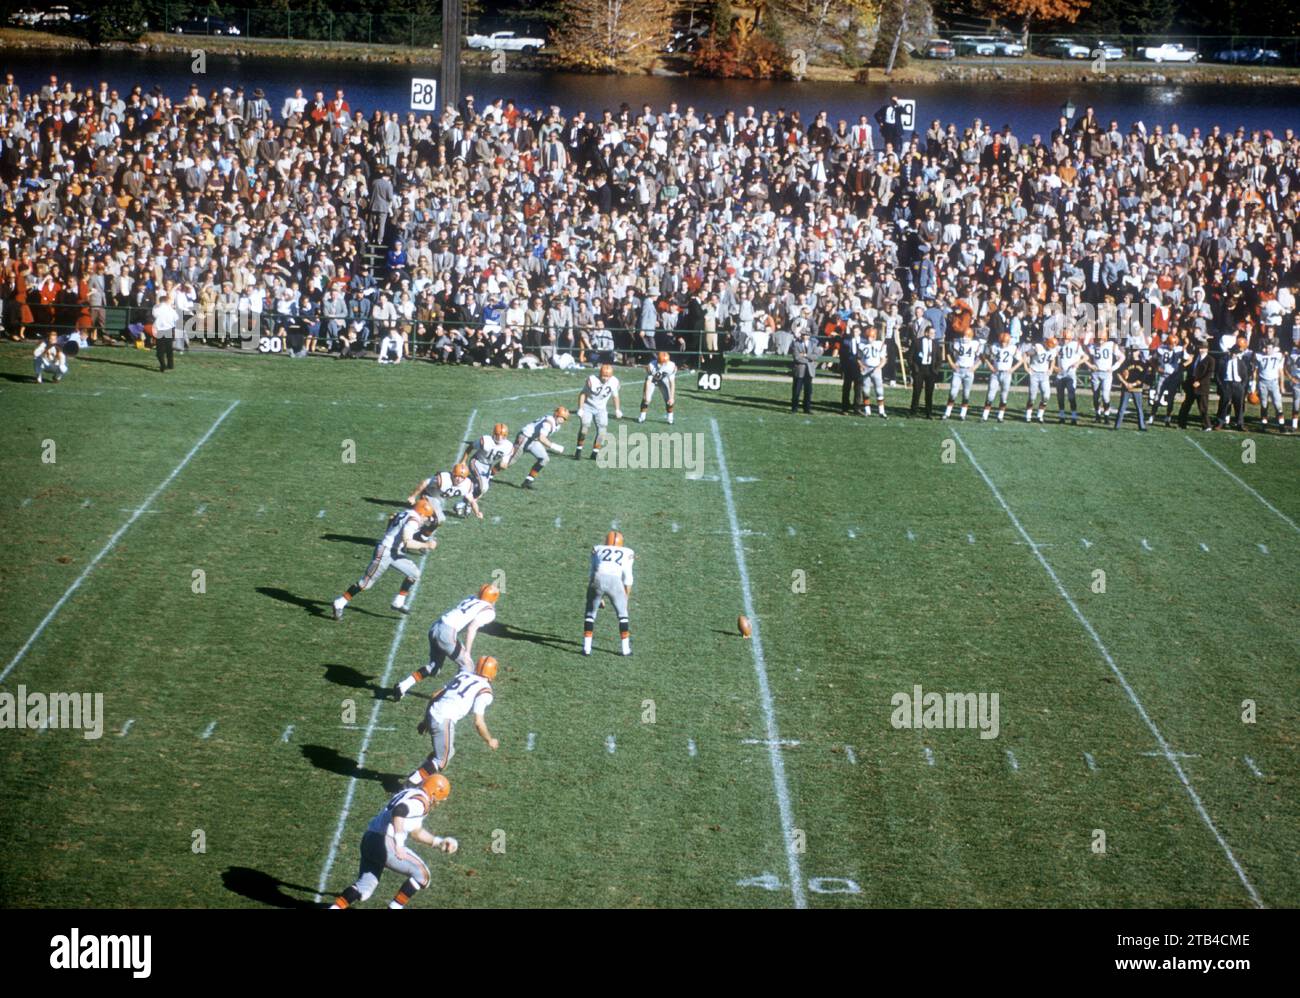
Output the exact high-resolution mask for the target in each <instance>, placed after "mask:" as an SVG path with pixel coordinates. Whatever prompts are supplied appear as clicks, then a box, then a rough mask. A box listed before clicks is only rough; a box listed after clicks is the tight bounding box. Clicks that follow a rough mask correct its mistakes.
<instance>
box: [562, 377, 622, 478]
mask: <svg viewBox="0 0 1300 998" xmlns="http://www.w3.org/2000/svg"><path fill="white" fill-rule="evenodd" d="M611 398H612V399H613V400H614V418H615V419H622V418H623V404H622V403H621V402H620V401H619V398H618V378H616V377H614V365H612V364H601V365H600V373H599V374H593V375H591V376H590V377H588V378H587V383H586V384H585V385H583V386H582V391H581V393H579V395H578V418H579V419H581V420H582V428H581V429H580V430H578V446H577V447H576V448H575V449H574V451H573V459H574V460H575V461H580V460H582V445H583V443H584V442H585V441H586V439H587V432H588V430H590V429H591V424H592V423H593V422H595V424H596V439H595V441H594V442H593V443H592V445H591V459H592V460H593V461H594V460H596V457H597V455H599V453H600V442H601V440H602V439H604V436H605V427H607V426H608V425H609V413H608V412H607V411H606V408H607V407H608V405H609V400H610V399H611Z"/></svg>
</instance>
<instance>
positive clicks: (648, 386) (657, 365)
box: [636, 350, 677, 424]
mask: <svg viewBox="0 0 1300 998" xmlns="http://www.w3.org/2000/svg"><path fill="white" fill-rule="evenodd" d="M645 371H646V374H645V388H643V389H642V391H641V415H639V416H637V418H636V421H637V422H638V423H644V422H645V414H646V411H647V410H648V409H649V408H650V396H651V395H653V394H654V390H655V389H656V388H658V389H659V394H660V395H662V396H663V397H664V405H665V406H667V407H668V422H669V423H670V424H671V423H672V421H673V405H674V404H675V403H676V402H677V365H676V364H674V363H673V361H672V358H671V357H669V356H668V351H667V350H660V351H659V353H658V355H657V356H656V357H655V359H654V360H652V361H650V363H649V364H647V365H646V367H645Z"/></svg>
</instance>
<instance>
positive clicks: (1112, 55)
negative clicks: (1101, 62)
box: [1089, 41, 1125, 62]
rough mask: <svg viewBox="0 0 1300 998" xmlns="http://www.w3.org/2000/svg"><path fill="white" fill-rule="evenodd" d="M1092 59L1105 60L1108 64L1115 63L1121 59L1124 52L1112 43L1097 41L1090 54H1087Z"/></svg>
mask: <svg viewBox="0 0 1300 998" xmlns="http://www.w3.org/2000/svg"><path fill="white" fill-rule="evenodd" d="M1089 54H1090V55H1091V56H1092V58H1094V59H1106V60H1107V61H1109V62H1115V61H1117V60H1119V59H1123V58H1124V56H1125V52H1124V50H1123V49H1122V48H1121V47H1120V46H1118V45H1116V44H1114V43H1113V42H1103V41H1098V42H1096V43H1095V44H1094V45H1093V46H1092V52H1091V53H1089Z"/></svg>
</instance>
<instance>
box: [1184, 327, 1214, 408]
mask: <svg viewBox="0 0 1300 998" xmlns="http://www.w3.org/2000/svg"><path fill="white" fill-rule="evenodd" d="M1213 383H1214V358H1213V357H1211V356H1210V343H1209V341H1208V340H1205V339H1202V340H1201V341H1200V343H1198V344H1197V347H1196V358H1195V359H1194V360H1193V361H1192V364H1191V366H1190V367H1189V368H1188V369H1187V384H1186V391H1187V394H1186V395H1184V396H1183V404H1182V407H1181V408H1180V409H1179V410H1178V425H1179V427H1181V428H1182V429H1184V430H1185V429H1187V414H1188V413H1190V412H1191V411H1192V402H1193V401H1195V402H1196V408H1197V409H1198V410H1199V411H1200V414H1201V429H1203V430H1208V429H1209V428H1210V385H1211V384H1213Z"/></svg>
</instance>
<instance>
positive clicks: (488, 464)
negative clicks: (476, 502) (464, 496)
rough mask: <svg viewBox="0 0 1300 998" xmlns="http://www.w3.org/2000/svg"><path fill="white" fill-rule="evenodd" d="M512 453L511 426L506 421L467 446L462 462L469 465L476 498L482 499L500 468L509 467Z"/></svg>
mask: <svg viewBox="0 0 1300 998" xmlns="http://www.w3.org/2000/svg"><path fill="white" fill-rule="evenodd" d="M510 454H511V447H510V427H508V426H506V424H505V423H497V424H496V425H495V426H494V427H492V433H491V434H487V433H485V434H483V436H481V437H479V439H478V443H477V444H475V445H473V446H471V447H466V448H465V454H464V456H463V457H461V459H460V463H461V464H468V465H469V470H470V474H471V476H472V479H473V483H474V498H475V499H481V498H483V496H484V495H486V494H487V490H488V487H489V486H490V485H491V484H492V476H493V475H494V474H496V472H497V471H498V469H501V470H504V469H505V468H507V467H509V465H510Z"/></svg>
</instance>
